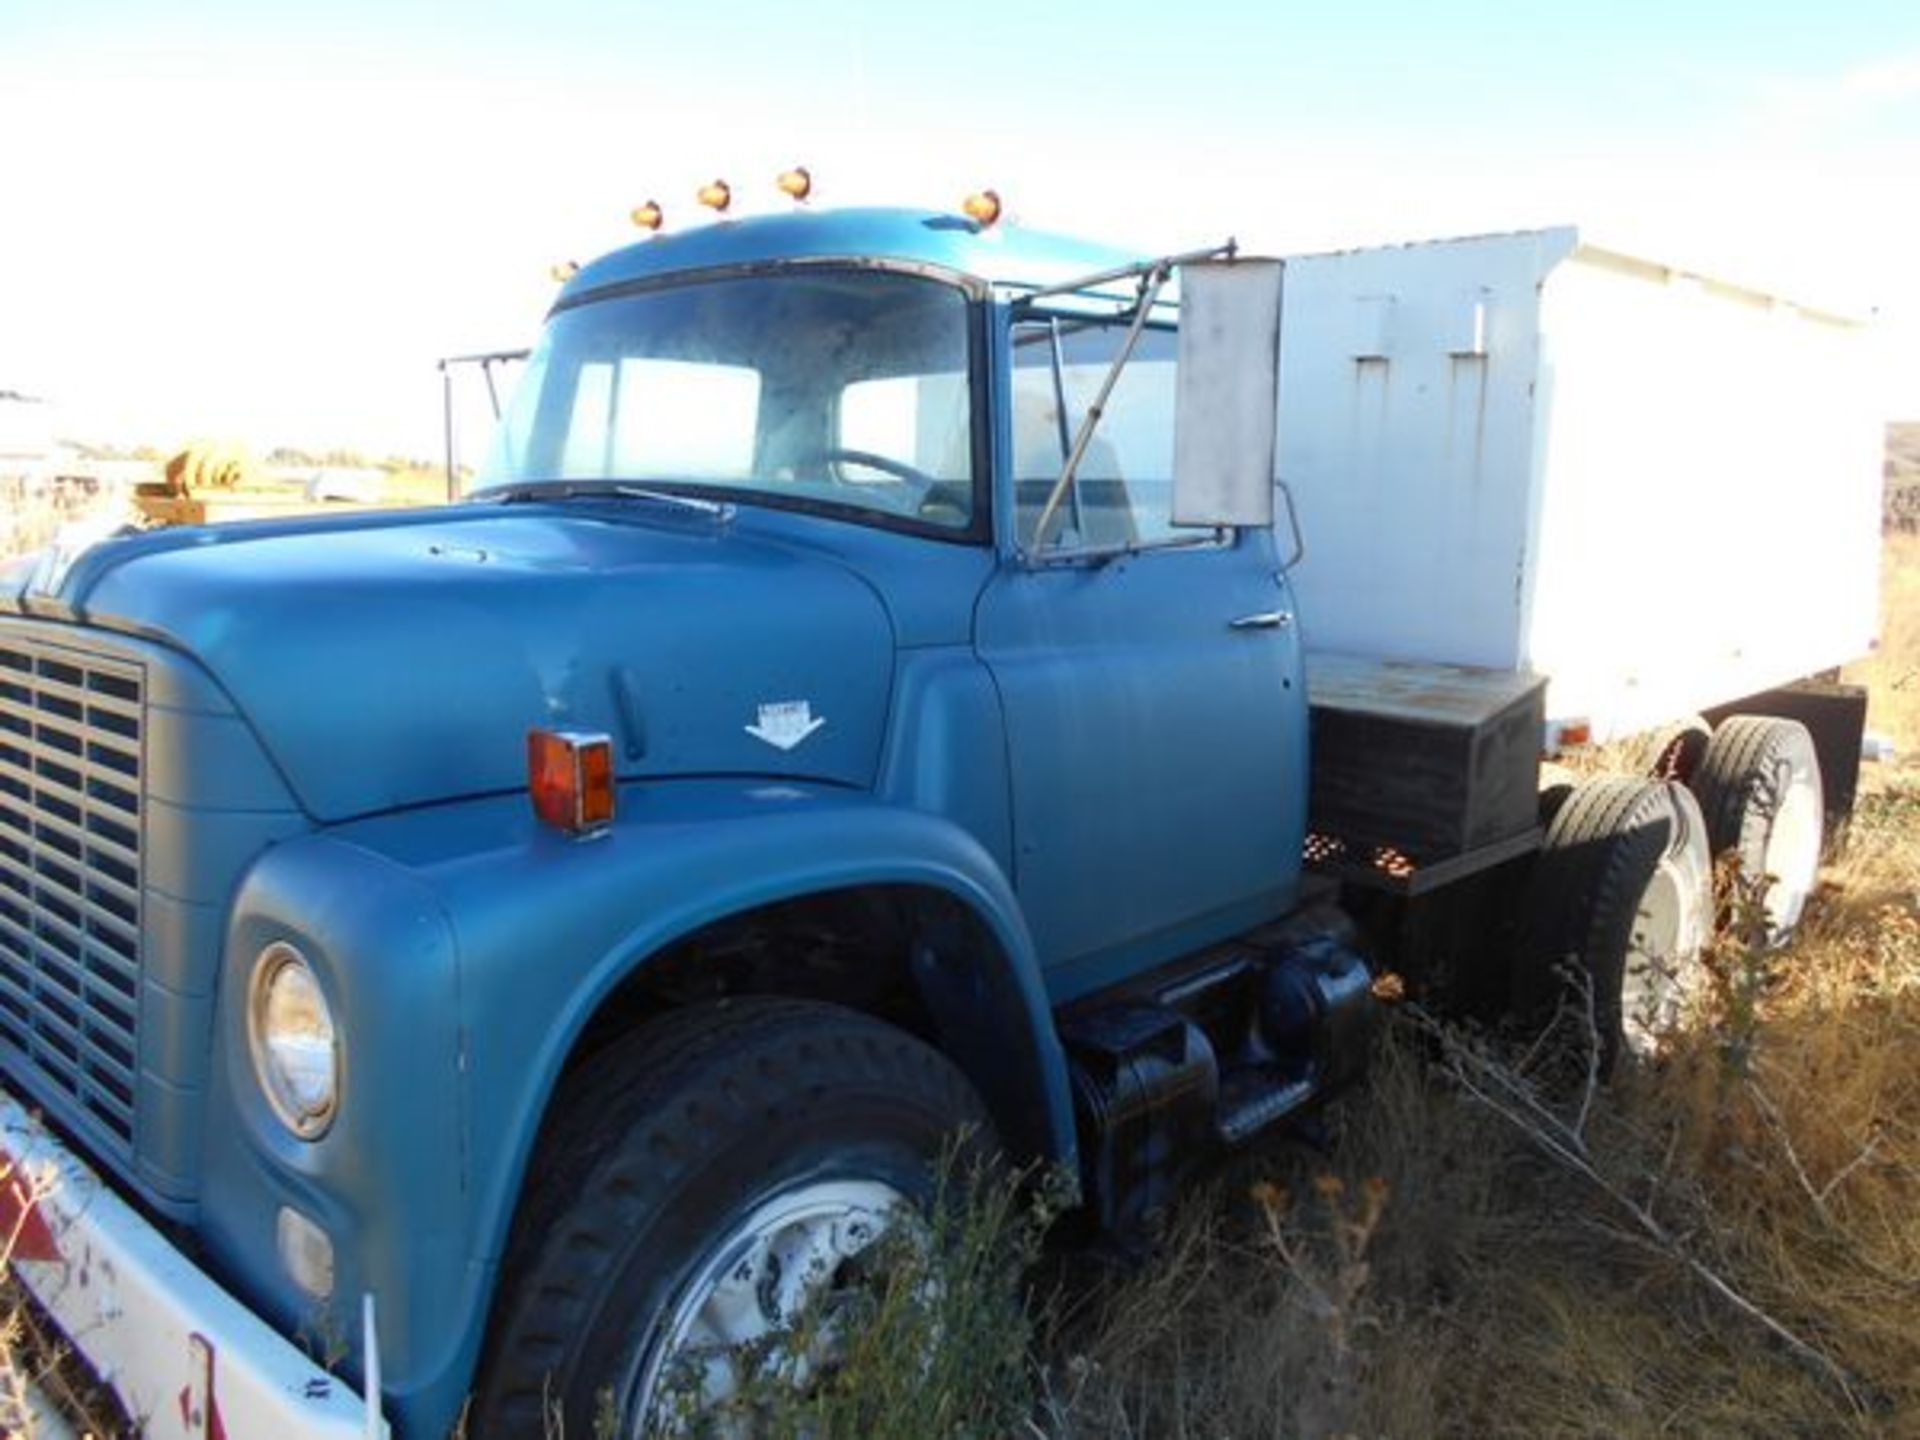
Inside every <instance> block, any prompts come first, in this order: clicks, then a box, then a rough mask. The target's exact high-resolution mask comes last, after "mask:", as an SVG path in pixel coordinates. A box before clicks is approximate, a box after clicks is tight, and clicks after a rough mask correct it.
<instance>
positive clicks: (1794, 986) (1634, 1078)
mask: <svg viewBox="0 0 1920 1440" xmlns="http://www.w3.org/2000/svg"><path fill="white" fill-rule="evenodd" d="M1885 595H1886V602H1885V604H1886V616H1885V622H1884V626H1883V639H1882V645H1881V648H1880V650H1879V652H1878V653H1877V654H1876V656H1875V657H1874V658H1873V659H1872V660H1871V661H1870V662H1867V663H1866V664H1865V665H1863V666H1861V667H1859V673H1858V675H1857V677H1856V678H1859V679H1861V680H1863V681H1864V682H1866V683H1869V684H1871V685H1873V686H1874V687H1875V696H1874V708H1873V711H1872V717H1871V723H1872V725H1873V726H1874V727H1875V728H1876V729H1879V730H1883V731H1885V732H1887V733H1890V734H1891V735H1892V736H1893V737H1894V739H1895V740H1896V742H1897V743H1898V744H1899V745H1900V747H1901V751H1902V754H1903V756H1905V757H1908V758H1906V759H1905V760H1903V762H1902V763H1901V764H1900V765H1899V766H1897V767H1868V771H1867V774H1866V776H1865V778H1864V781H1863V795H1862V799H1861V804H1860V810H1859V813H1858V815H1857V817H1856V820H1855V825H1854V830H1853V832H1852V844H1851V850H1850V853H1849V856H1848V858H1847V859H1846V861H1845V862H1844V864H1842V865H1841V866H1839V867H1836V868H1835V869H1832V870H1830V871H1829V873H1828V875H1827V877H1826V878H1827V884H1826V886H1825V887H1824V889H1823V892H1822V894H1821V895H1820V896H1819V897H1818V899H1817V901H1816V904H1815V906H1814V908H1813V909H1812V911H1811V912H1810V914H1809V917H1808V919H1807V921H1806V922H1805V924H1804V926H1803V930H1802V934H1801V938H1800V939H1799V941H1798V942H1797V943H1796V944H1795V946H1794V947H1793V948H1792V949H1791V950H1790V951H1787V952H1768V951H1764V950H1758V949H1745V948H1742V947H1741V946H1739V945H1738V944H1737V943H1734V942H1727V943H1725V944H1723V945H1722V947H1721V949H1720V951H1719V953H1718V954H1717V955H1716V957H1715V962H1716V965H1717V966H1718V968H1719V970H1720V973H1721V974H1722V975H1723V977H1724V978H1725V979H1726V980H1727V982H1728V983H1727V984H1725V985H1723V986H1722V987H1720V989H1719V991H1718V1000H1717V1001H1715V1002H1710V1004H1709V1006H1708V1008H1707V1011H1706V1013H1703V1014H1702V1015H1701V1016H1699V1017H1698V1021H1697V1023H1696V1025H1695V1026H1694V1027H1693V1028H1692V1029H1691V1030H1690V1031H1689V1032H1688V1033H1687V1034H1686V1035H1685V1036H1684V1037H1683V1039H1682V1040H1681V1041H1680V1042H1679V1043H1678V1044H1677V1045H1676V1046H1675V1047H1674V1049H1673V1051H1672V1053H1671V1054H1669V1055H1668V1056H1666V1057H1665V1058H1664V1059H1663V1061H1662V1062H1661V1063H1660V1064H1659V1065H1658V1066H1656V1067H1654V1068H1652V1069H1649V1070H1647V1071H1645V1072H1642V1073H1638V1074H1634V1075H1629V1076H1627V1077H1625V1078H1623V1080H1622V1081H1621V1082H1619V1083H1618V1084H1616V1085H1615V1086H1614V1087H1613V1090H1612V1093H1610V1094H1607V1095H1605V1096H1603V1097H1601V1100H1600V1103H1599V1104H1598V1105H1597V1106H1596V1107H1595V1110H1594V1113H1593V1115H1592V1117H1591V1119H1590V1121H1589V1123H1588V1124H1587V1126H1586V1128H1585V1131H1584V1135H1583V1140H1584V1154H1585V1156H1586V1157H1588V1158H1590V1160H1591V1163H1592V1166H1593V1169H1594V1171H1595V1174H1596V1175H1597V1177H1598V1181H1599V1182H1600V1183H1596V1180H1595V1179H1594V1178H1592V1177H1589V1176H1586V1175H1583V1174H1581V1173H1579V1172H1578V1171H1577V1169H1576V1168H1575V1167H1573V1166H1570V1165H1569V1164H1568V1163H1566V1161H1565V1160H1564V1159H1561V1158H1555V1157H1554V1156H1552V1155H1550V1154H1549V1153H1547V1151H1546V1150H1545V1148H1543V1145H1542V1143H1541V1137H1540V1135H1539V1134H1538V1133H1530V1132H1529V1131H1528V1130H1526V1129H1524V1128H1522V1127H1520V1126H1517V1125H1516V1124H1514V1123H1512V1122H1511V1121H1510V1120H1509V1119H1506V1118H1503V1117H1502V1116H1501V1115H1499V1114H1496V1113H1495V1112H1494V1111H1493V1110H1491V1109H1490V1108H1489V1107H1488V1106H1487V1105H1486V1104H1485V1103H1482V1102H1481V1101H1480V1100H1478V1099H1476V1098H1475V1096H1474V1094H1473V1092H1472V1091H1471V1090H1470V1089H1469V1088H1468V1087H1467V1085H1466V1084H1463V1083H1462V1082H1463V1075H1462V1064H1461V1063H1460V1062H1459V1060H1458V1057H1455V1059H1454V1060H1453V1061H1452V1062H1450V1060H1449V1056H1450V1053H1451V1052H1450V1049H1449V1045H1450V1043H1451V1042H1443V1041H1442V1040H1440V1039H1437V1038H1436V1037H1435V1035H1434V1033H1433V1032H1432V1031H1431V1030H1430V1029H1423V1028H1422V1027H1421V1026H1419V1025H1416V1024H1412V1023H1407V1022H1405V1021H1403V1022H1401V1023H1398V1024H1396V1025H1395V1026H1394V1027H1393V1028H1392V1030H1391V1032H1390V1033H1389V1035H1388V1038H1387V1043H1386V1044H1385V1046H1384V1049H1383V1053H1382V1055H1381V1057H1380V1059H1379V1062H1378V1064H1377V1065H1376V1067H1375V1069H1374V1071H1373V1074H1372V1077H1371V1079H1370V1082H1369V1084H1368V1086H1367V1088H1366V1089H1365V1091H1364V1092H1362V1093H1359V1094H1356V1095H1354V1096H1352V1097H1350V1098H1349V1099H1348V1100H1346V1101H1345V1102H1343V1103H1342V1105H1341V1106H1340V1107H1339V1109H1338V1111H1337V1112H1336V1119H1337V1121H1338V1127H1339V1130H1340V1134H1339V1139H1338V1143H1337V1145H1335V1146H1334V1147H1333V1148H1332V1150H1331V1151H1330V1152H1329V1153H1327V1154H1320V1153H1316V1152H1313V1151H1309V1150H1305V1149H1302V1148H1300V1147H1297V1146H1286V1145H1280V1146H1275V1147H1273V1148H1271V1149H1270V1150H1269V1151H1267V1152H1266V1153H1264V1154H1260V1155H1255V1156H1252V1157H1249V1158H1248V1159H1246V1160H1244V1161H1242V1162H1241V1163H1240V1164H1238V1165H1237V1166H1236V1167H1234V1169H1233V1170H1232V1171H1231V1172H1230V1173H1228V1174H1226V1175H1224V1176H1222V1177H1220V1178H1219V1179H1218V1180H1217V1181H1216V1183H1215V1184H1214V1185H1213V1187H1212V1188H1211V1190H1210V1191H1209V1192H1208V1193H1206V1194H1204V1195H1201V1196H1197V1197H1195V1198H1194V1200H1193V1201H1192V1202H1191V1203H1190V1204H1188V1205H1187V1206H1186V1207H1185V1208H1184V1210H1183V1211H1182V1213H1181V1214H1180V1215H1179V1217H1178V1218H1177V1220H1176V1222H1175V1224H1174V1226H1173V1228H1172V1232H1171V1235H1170V1237H1169V1238H1168V1241H1167V1244H1166V1250H1165V1253H1164V1255H1163V1256H1162V1257H1161V1258H1160V1259H1159V1260H1158V1261H1157V1262H1156V1263H1154V1264H1153V1265H1151V1266H1150V1267H1148V1268H1146V1269H1145V1270H1143V1271H1141V1272H1140V1273H1137V1274H1133V1275H1129V1276H1126V1277H1124V1278H1120V1279H1117V1280H1105V1281H1095V1282H1093V1283H1091V1284H1082V1285H1079V1286H1077V1287H1074V1288H1072V1289H1070V1290H1069V1291H1068V1292H1066V1295H1067V1298H1066V1299H1064V1300H1063V1301H1062V1302H1061V1308H1060V1322H1059V1323H1058V1325H1057V1327H1056V1330H1055V1334H1054V1341H1053V1347H1052V1350H1051V1352H1050V1354H1049V1355H1048V1357H1047V1362H1046V1367H1045V1373H1044V1377H1043V1382H1044V1383H1043V1387H1042V1388H1043V1401H1042V1409H1043V1411H1044V1412H1045V1413H1046V1416H1047V1423H1046V1431H1047V1433H1048V1434H1051V1435H1054V1436H1059V1437H1068V1436H1072V1437H1100V1440H1107V1437H1115V1440H1118V1437H1127V1440H1132V1437H1149V1436H1152V1437H1159V1436H1169V1437H1201V1436H1205V1437H1233V1440H1246V1437H1267V1436H1272V1437H1282V1436H1296V1435H1297V1436H1321V1435H1336V1434H1353V1435H1369V1436H1375V1435H1377V1436H1429V1435H1462V1436H1467V1435H1471V1436H1483V1435H1513V1436H1536V1435H1569V1436H1572V1435H1579V1436H1589V1435H1590V1436H1641V1435H1645V1436H1654V1435H1689V1436H1691V1435H1741V1436H1745V1435H1806V1436H1830V1435H1833V1436H1839V1435H1860V1436H1867V1435H1889V1434H1891V1435H1920V761H1916V760H1915V759H1914V758H1913V757H1915V756H1916V754H1917V753H1920V537H1915V536H1905V535H1894V536H1891V537H1889V541H1888V549H1887V565H1886V573H1885ZM1739 980H1750V981H1752V982H1753V983H1754V987H1755V994H1756V998H1755V1000H1754V1003H1753V1004H1752V1005H1751V1006H1746V1005H1742V1004H1739V1003H1736V1000H1737V993H1738V991H1739V990H1740V988H1741V987H1740V986H1739V985H1738V984H1736V983H1734V982H1736V981H1739ZM1468 1053H1469V1054H1470V1055H1472V1054H1478V1055H1480V1056H1482V1057H1484V1063H1487V1064H1491V1065H1495V1066H1498V1065H1500V1064H1501V1063H1502V1060H1501V1057H1500V1056H1499V1055H1497V1054H1490V1053H1489V1052H1485V1051H1470V1052H1468ZM1468 1063H1469V1064H1471V1063H1480V1062H1472V1061H1469V1062H1468ZM1516 1070H1517V1067H1516V1068H1515V1069H1510V1070H1509V1071H1507V1072H1506V1073H1507V1074H1509V1075H1512V1074H1515V1073H1516ZM1476 1076H1479V1077H1480V1078H1484V1075H1483V1073H1482V1072H1475V1071H1472V1070H1471V1069H1470V1068H1469V1069H1468V1071H1467V1073H1466V1074H1465V1076H1464V1078H1465V1079H1466V1080H1473V1079H1475V1078H1476ZM1521 1078H1524V1076H1522V1077H1521ZM1541 1098H1542V1099H1543V1100H1545V1101H1548V1102H1549V1103H1551V1101H1552V1097H1551V1096H1549V1095H1542V1097H1541ZM1560 1113H1562V1114H1563V1115H1564V1114H1565V1113H1566V1112H1565V1111H1564V1110H1562V1111H1561V1112H1560ZM1535 1129H1536V1132H1537V1129H1538V1127H1535ZM1603 1187H1612V1188H1613V1191H1614V1192H1617V1193H1610V1192H1609V1190H1608V1189H1607V1188H1603ZM1622 1197H1624V1199H1625V1201H1626V1202H1628V1205H1629V1206H1631V1207H1637V1208H1639V1209H1640V1210H1642V1211H1643V1212H1644V1216H1645V1218H1646V1219H1650V1220H1651V1221H1652V1222H1654V1223H1655V1224H1656V1225H1657V1226H1658V1227H1659V1228H1660V1230H1661V1231H1662V1232H1663V1233H1664V1234H1665V1235H1666V1236H1667V1237H1668V1243H1665V1244H1662V1243H1658V1242H1656V1241H1655V1240H1654V1239H1653V1238H1652V1236H1651V1235H1650V1234H1649V1232H1648V1230H1647V1228H1646V1226H1645V1224H1644V1223H1642V1220H1641V1218H1638V1217H1636V1216H1635V1215H1634V1214H1632V1213H1630V1210H1629V1209H1628V1208H1623V1204H1622ZM1376 1205H1378V1207H1379V1208H1378V1213H1377V1214H1376V1213H1375V1207H1376ZM1703 1276H1705V1277H1711V1278H1710V1279H1709V1278H1703ZM1713 1282H1718V1283H1720V1284H1722V1285H1724V1286H1725V1287H1726V1288H1727V1289H1728V1290H1730V1291H1731V1292H1732V1293H1733V1294H1734V1295H1736V1296H1738V1297H1740V1298H1741V1299H1743V1300H1745V1301H1746V1302H1748V1303H1749V1304H1750V1305H1751V1306H1752V1307H1753V1308H1754V1310H1756V1311H1757V1312H1759V1314H1760V1315H1762V1316H1764V1317H1766V1319H1767V1320H1770V1321H1772V1322H1774V1323H1775V1324H1777V1325H1778V1327H1779V1328H1780V1329H1781V1330H1783V1331H1785V1332H1786V1333H1788V1334H1790V1335H1791V1336H1793V1337H1795V1338H1796V1339H1797V1340H1798V1341H1799V1342H1800V1343H1801V1344H1802V1345H1803V1346H1804V1347H1805V1351H1806V1352H1810V1354H1811V1356H1812V1357H1813V1358H1809V1353H1801V1352H1797V1351H1796V1350H1795V1349H1794V1348H1793V1346H1792V1345H1790V1344H1788V1343H1785V1342H1783V1341H1782V1340H1781V1339H1780V1338H1779V1337H1778V1336H1777V1335H1776V1334H1774V1333H1772V1332H1771V1331H1770V1330H1769V1329H1768V1328H1767V1325H1766V1324H1765V1323H1762V1321H1760V1320H1757V1319H1756V1318H1755V1316H1754V1315H1753V1314H1750V1313H1747V1312H1745V1311H1743V1310H1742V1309H1740V1308H1739V1307H1738V1306H1736V1305H1735V1304H1733V1303H1731V1302H1730V1301H1729V1300H1728V1298H1727V1296H1726V1295H1725V1294H1723V1293H1721V1292H1720V1291H1719V1290H1717V1289H1716V1288H1715V1284H1714V1283H1713Z"/></svg>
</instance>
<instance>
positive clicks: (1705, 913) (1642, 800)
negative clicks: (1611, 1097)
mask: <svg viewBox="0 0 1920 1440" xmlns="http://www.w3.org/2000/svg"><path fill="white" fill-rule="evenodd" d="M1712 881H1713V874H1712V852H1711V850H1710V849H1709V847H1708V843H1707V829H1706V824H1705V822H1704V820H1703V819H1702V818H1701V815H1700V807H1699V805H1698V804H1697V803H1696V802H1695V801H1694V798H1693V796H1692V794H1691V793H1690V792H1689V791H1688V790H1687V788H1686V787H1685V786H1683V785H1679V784H1677V783H1674V782H1672V781H1663V780H1639V779H1629V778H1624V777H1617V776H1606V777H1602V778H1599V779H1593V780H1587V781H1584V782H1582V783H1581V784H1578V785H1576V786H1574V787H1573V788H1572V789H1571V791H1570V792H1569V793H1568V794H1567V795H1566V796H1565V799H1564V800H1563V802H1562V803H1561V804H1560V805H1559V807H1558V808H1557V809H1556V810H1555V811H1554V813H1553V817H1552V819H1551V821H1550V823H1549V824H1548V826H1547V833H1546V838H1545V840H1544V842H1543V844H1542V846H1541V850H1540V853H1539V855H1538V856H1537V857H1536V858H1535V861H1534V870H1533V875H1532V878H1531V880H1530V882H1529V884H1528V889H1527V897H1526V906H1525V911H1524V914H1523V917H1522V922H1521V933H1520V944H1519V948H1518V951H1517V954H1516V969H1515V973H1514V977H1513V995H1514V998H1515V1001H1516V1007H1517V1009H1518V1010H1519V1012H1520V1013H1521V1014H1522V1015H1523V1016H1526V1017H1528V1018H1530V1019H1533V1020H1536V1021H1539V1022H1542V1023H1544V1022H1545V1021H1546V1020H1547V1019H1549V1018H1550V1017H1551V1016H1552V1015H1553V1013H1554V1012H1555V1010H1556V1009H1558V1008H1559V1007H1561V1006H1563V1005H1570V1006H1571V1008H1572V1011H1573V1013H1574V1015H1575V1016H1576V1017H1578V1016H1582V1015H1590V1017H1591V1025H1590V1027H1589V1028H1590V1030H1591V1032H1592V1033H1591V1042H1592V1043H1593V1044H1594V1045H1595V1046H1596V1047H1597V1049H1598V1057H1597V1058H1598V1063H1599V1066H1600V1069H1601V1071H1602V1073H1606V1072H1608V1071H1610V1070H1611V1069H1612V1068H1613V1066H1614V1065H1615V1064H1616V1063H1617V1061H1618V1059H1619V1057H1620V1055H1621V1054H1622V1053H1623V1052H1624V1053H1629V1054H1636V1055H1642V1056H1645V1055H1650V1054H1651V1053H1653V1052H1654V1051H1655V1050H1656V1049H1657V1048H1658V1046H1659V1044H1660V1042H1661V1040H1662V1038H1663V1037H1665V1036H1666V1035H1667V1034H1668V1033H1669V1032H1670V1031H1671V1030H1672V1029H1673V1028H1674V1027H1675V1026H1676V1025H1677V1024H1678V1022H1679V1020H1680V1019H1681V1017H1682V1015H1683V1014H1684V1012H1685V1010H1686V1007H1687V1005H1688V1004H1689V1003H1690V1001H1691V1000H1692V999H1693V997H1694V996H1695V995H1696V994H1697V993H1698V991H1699V989H1700V986H1701V982H1702V978H1703V971H1702V967H1701V961H1700V954H1701V951H1702V949H1703V948H1704V947H1705V945H1706V942H1707V940H1708V937H1709V935H1710V933H1711V931H1712V926H1713V884H1712ZM1589 997H1590V1002H1591V1009H1590V1010H1588V1009H1587V1004H1588V998H1589Z"/></svg>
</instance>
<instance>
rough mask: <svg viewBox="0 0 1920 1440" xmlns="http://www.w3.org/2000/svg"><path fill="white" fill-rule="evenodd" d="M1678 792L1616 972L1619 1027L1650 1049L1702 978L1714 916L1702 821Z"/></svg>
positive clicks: (1637, 1046)
mask: <svg viewBox="0 0 1920 1440" xmlns="http://www.w3.org/2000/svg"><path fill="white" fill-rule="evenodd" d="M1698 816H1699V811H1698V809H1697V807H1695V806H1694V805H1693V804H1692V803H1691V801H1690V799H1677V800H1676V811H1675V815H1674V824H1675V826H1676V827H1677V828H1678V832H1679V833H1677V834H1676V835H1675V837H1674V843H1673V844H1672V845H1671V846H1669V847H1668V850H1667V853H1666V854H1665V855H1663V856H1662V857H1661V858H1660V863H1659V864H1658V865H1657V866H1655V867H1654V871H1653V875H1652V877H1651V878H1650V879H1649V880H1648V881H1647V888H1646V889H1645V890H1644V891H1642V892H1641V895H1640V903H1639V905H1638V906H1637V907H1636V911H1635V915H1634V922H1633V930H1632V934H1631V938H1630V939H1629V941H1628V944H1627V960H1626V969H1625V972H1624V973H1623V974H1622V976H1621V978H1620V1030H1621V1036H1622V1039H1623V1040H1624V1041H1625V1044H1626V1048H1627V1050H1628V1051H1629V1052H1631V1053H1632V1054H1634V1055H1638V1056H1640V1057H1642V1058H1643V1059H1644V1058H1648V1057H1651V1056H1652V1055H1653V1054H1654V1052H1655V1051H1656V1050H1657V1049H1658V1048H1659V1046H1660V1044H1661V1042H1662V1041H1663V1040H1665V1038H1666V1037H1667V1036H1669V1035H1671V1034H1672V1033H1673V1032H1674V1031H1675V1030H1676V1029H1678V1028H1679V1026H1680V1023H1681V1021H1682V1020H1683V1019H1684V1018H1685V1015H1686V1011H1687V1007H1688V1006H1689V1005H1690V1004H1692V1002H1693V1000H1694V997H1695V996H1696V995H1697V994H1698V993H1699V991H1700V988H1701V985H1702V983H1703V981H1704V979H1705V969H1704V967H1703V966H1702V964H1701V960H1700V952H1701V951H1702V950H1703V949H1705V948H1706V943H1707V935H1708V931H1709V928H1710V926H1711V923H1712V916H1713V885H1712V862H1711V859H1710V857H1709V854H1708V850H1707V843H1706V833H1705V826H1704V824H1702V823H1701V822H1700V821H1699V818H1698Z"/></svg>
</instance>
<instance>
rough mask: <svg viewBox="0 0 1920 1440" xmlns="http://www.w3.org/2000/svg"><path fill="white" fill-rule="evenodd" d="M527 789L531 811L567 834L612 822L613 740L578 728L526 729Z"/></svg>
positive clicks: (587, 831)
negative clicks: (530, 798) (530, 800)
mask: <svg viewBox="0 0 1920 1440" xmlns="http://www.w3.org/2000/svg"><path fill="white" fill-rule="evenodd" d="M527 793H528V794H529V795H530V796H532V797H533V813H534V814H535V815H537V816H539V817H540V819H541V821H542V822H544V823H545V824H548V825H551V826H553V828H554V829H556V830H564V831H565V832H566V833H567V834H569V835H588V834H593V833H595V832H597V831H600V830H604V829H605V828H606V827H607V826H608V825H611V824H612V823H613V738H612V737H611V736H609V735H602V734H592V733H587V732H584V731H579V730H529V731H528V732H527Z"/></svg>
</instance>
